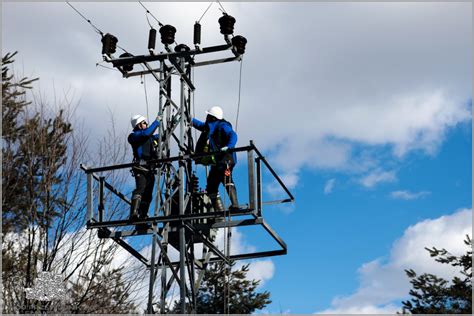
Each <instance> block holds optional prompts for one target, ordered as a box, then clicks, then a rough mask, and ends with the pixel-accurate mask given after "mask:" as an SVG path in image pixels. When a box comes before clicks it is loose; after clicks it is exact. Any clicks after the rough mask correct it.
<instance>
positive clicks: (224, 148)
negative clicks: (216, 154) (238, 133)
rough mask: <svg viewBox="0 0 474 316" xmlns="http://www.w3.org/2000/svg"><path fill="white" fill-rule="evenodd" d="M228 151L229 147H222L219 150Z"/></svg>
mask: <svg viewBox="0 0 474 316" xmlns="http://www.w3.org/2000/svg"><path fill="white" fill-rule="evenodd" d="M228 149H229V147H227V146H224V147H222V148H221V151H227V150H228Z"/></svg>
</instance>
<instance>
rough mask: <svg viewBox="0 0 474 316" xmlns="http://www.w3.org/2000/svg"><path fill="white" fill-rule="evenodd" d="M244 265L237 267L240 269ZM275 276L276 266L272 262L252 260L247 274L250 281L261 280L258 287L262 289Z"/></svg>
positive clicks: (240, 264)
mask: <svg viewBox="0 0 474 316" xmlns="http://www.w3.org/2000/svg"><path fill="white" fill-rule="evenodd" d="M243 264H244V263H239V264H238V265H236V269H239V268H240V267H241V266H242V265H243ZM274 274H275V264H274V263H273V261H272V260H252V261H250V265H249V272H248V273H247V279H248V280H260V283H259V285H258V287H262V286H263V285H264V284H265V282H266V281H268V280H270V279H271V278H273V275H274Z"/></svg>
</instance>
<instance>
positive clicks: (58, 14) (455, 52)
mask: <svg viewBox="0 0 474 316" xmlns="http://www.w3.org/2000/svg"><path fill="white" fill-rule="evenodd" d="M76 7H78V9H79V10H81V12H83V13H84V14H85V15H86V16H87V17H88V18H90V19H92V21H93V22H94V23H95V24H97V25H98V26H99V27H100V28H101V29H102V30H103V31H105V32H111V33H113V34H115V35H117V37H118V38H119V45H121V46H123V47H125V48H126V49H128V50H130V51H132V52H133V53H134V54H142V53H143V54H144V53H146V39H147V30H148V25H147V22H146V19H145V17H144V16H145V12H144V10H143V8H141V7H140V6H139V5H138V4H137V3H114V4H110V3H77V4H76ZM148 7H149V9H150V10H151V11H152V12H154V13H155V15H157V16H158V17H159V18H160V19H161V20H162V21H164V23H170V24H172V25H174V26H176V28H177V29H178V32H177V35H176V37H177V41H178V42H184V43H187V44H190V42H191V39H192V23H191V22H190V21H194V20H196V19H197V18H199V16H200V14H201V12H204V10H205V9H206V7H207V4H204V3H161V2H160V3H148ZM225 7H226V10H228V11H229V12H232V14H233V15H234V16H235V17H236V19H237V23H236V32H238V33H239V34H242V35H244V36H246V37H247V39H248V44H247V50H246V54H245V56H244V64H243V78H242V93H241V107H240V117H239V129H238V133H239V145H246V144H247V143H248V141H249V140H250V139H253V140H255V142H256V145H257V146H259V148H260V149H262V150H265V151H268V152H271V155H270V156H269V160H270V162H271V163H272V164H273V163H275V165H276V166H277V167H278V168H279V169H280V170H281V171H283V172H286V173H289V174H292V175H295V176H298V174H299V172H300V170H301V168H309V169H332V170H343V171H349V170H350V171H353V169H354V165H356V166H359V165H364V164H365V163H366V160H369V161H372V160H373V159H374V157H354V156H353V152H354V148H356V146H358V145H362V146H374V147H377V146H386V145H388V146H389V148H391V149H392V153H393V155H394V156H395V158H399V157H403V156H404V155H406V154H407V153H409V152H410V151H413V150H421V151H423V152H425V153H427V154H434V153H436V151H437V149H438V148H439V146H440V144H441V143H442V141H443V139H444V135H445V134H446V132H447V131H448V130H449V129H450V128H452V127H455V126H456V125H457V124H460V123H463V122H469V121H470V120H471V113H470V106H469V104H467V101H468V100H469V99H470V98H471V81H472V78H471V73H470V71H469V69H471V63H472V61H471V53H470V52H471V47H470V44H469V43H470V39H471V38H472V30H471V16H470V13H469V12H470V11H471V10H470V9H471V4H469V3H341V4H339V3H311V2H307V3H226V4H225ZM3 9H4V14H3V18H4V19H3V21H2V29H3V30H4V34H5V36H4V37H3V38H2V44H3V47H4V50H5V51H7V50H11V51H14V50H19V51H20V54H19V55H18V58H17V60H19V61H20V62H21V63H23V65H24V67H25V70H26V73H31V72H33V73H34V74H35V75H38V76H40V77H41V78H42V86H43V87H48V86H49V85H50V83H51V82H52V81H53V80H54V81H55V85H56V88H57V90H58V91H63V90H65V91H66V90H67V89H68V87H71V88H72V89H74V91H75V92H76V93H75V95H77V96H78V98H81V105H80V107H79V108H78V114H79V115H80V116H82V117H84V118H86V124H87V125H88V126H87V128H89V129H90V130H91V131H92V133H94V135H93V136H94V137H95V134H104V133H105V131H106V129H107V128H108V126H107V125H105V124H101V122H104V120H103V118H104V117H107V115H108V113H107V110H106V107H107V106H108V107H110V108H112V109H114V110H115V112H116V113H117V122H116V123H117V126H118V127H122V128H123V130H124V132H126V131H127V130H128V128H129V123H128V120H129V117H130V115H131V114H133V113H139V112H141V113H144V112H145V111H146V107H145V102H144V100H145V98H144V93H143V86H142V85H141V84H140V80H139V78H138V77H136V78H128V79H123V78H122V77H121V75H120V74H119V73H118V72H116V71H109V70H107V69H103V68H100V67H96V66H95V63H96V62H97V61H99V60H100V48H101V44H100V39H99V36H98V35H97V34H96V33H94V32H93V30H92V28H90V26H89V25H88V24H87V23H86V22H85V21H84V20H82V19H81V18H80V17H79V16H77V14H76V13H75V12H74V11H73V10H72V9H71V8H70V7H69V6H67V5H66V4H65V3H44V2H43V3H6V4H4V6H3ZM103 12H110V13H111V14H108V15H107V16H104V15H103ZM123 12H126V14H125V15H126V16H128V17H130V19H127V22H126V23H123V21H121V20H120V19H119V18H118V17H120V16H123V15H124V14H123ZM177 12H178V13H179V14H177ZM262 12H264V14H262ZM33 13H34V14H33ZM112 13H113V14H112ZM220 14H221V13H220V12H219V10H218V9H217V8H216V6H214V7H213V8H211V10H209V12H208V13H207V14H206V16H205V17H204V19H203V20H202V25H203V45H204V46H208V45H215V44H220V43H222V41H223V40H222V35H221V34H220V33H219V30H218V25H217V23H215V21H216V20H217V19H218V17H219V16H220ZM420 15H423V17H424V18H423V19H419V18H418V17H419V16H420ZM45 17H47V21H48V23H44V21H45V20H46V19H45ZM281 20H284V21H287V23H280V24H278V23H276V24H275V23H271V22H273V21H281ZM400 20H403V21H404V23H403V25H400V23H399V21H400ZM152 22H153V21H152ZM57 25H61V27H60V28H58V27H57ZM288 25H290V27H288ZM256 29H258V30H259V32H255V30H256ZM327 29H331V32H330V33H328V32H326V31H324V30H327ZM43 34H50V35H51V36H53V37H55V38H72V39H74V40H73V41H66V42H64V41H62V42H60V44H61V45H62V46H61V48H59V47H58V46H55V45H54V43H53V44H51V43H48V44H47V45H46V44H45V43H44V41H41V38H42V35H43ZM301 34H305V36H306V38H307V40H306V42H305V43H306V44H307V45H306V46H305V49H297V50H294V51H292V55H291V57H289V56H288V52H287V50H285V49H281V45H282V40H284V39H287V38H299V36H301ZM58 43H59V42H58ZM159 45H161V44H158V46H159ZM32 47H34V48H35V49H32ZM315 51H316V52H318V55H317V58H314V52H315ZM64 52H67V54H64ZM267 52H271V54H270V55H269V54H267ZM281 61H284V63H281ZM276 64H278V67H275V65H276ZM137 67H138V66H137ZM239 67H240V65H239V63H228V64H222V65H218V66H217V65H216V66H211V67H199V68H197V69H196V71H195V79H196V86H197V90H196V93H195V95H194V100H195V111H196V116H198V117H201V118H202V117H203V116H204V110H205V109H206V108H207V107H208V106H209V105H210V104H216V103H218V104H220V105H222V107H223V108H224V111H225V113H226V115H225V116H226V118H227V119H228V120H230V121H231V122H232V123H234V122H235V119H236V117H235V116H236V112H237V108H236V102H237V87H238V83H239V81H238V79H239V78H238V73H239ZM53 70H54V71H53ZM175 82H176V83H177V82H178V80H175ZM147 84H148V92H149V98H150V108H149V112H150V115H154V113H156V112H157V106H156V104H157V102H155V101H156V82H154V81H153V79H152V78H151V77H150V78H148V79H147ZM173 91H174V92H176V93H178V92H179V89H174V90H173ZM49 94H51V92H50V91H49ZM270 127H272V128H270ZM273 127H276V128H273ZM119 132H121V131H119ZM124 142H125V139H124Z"/></svg>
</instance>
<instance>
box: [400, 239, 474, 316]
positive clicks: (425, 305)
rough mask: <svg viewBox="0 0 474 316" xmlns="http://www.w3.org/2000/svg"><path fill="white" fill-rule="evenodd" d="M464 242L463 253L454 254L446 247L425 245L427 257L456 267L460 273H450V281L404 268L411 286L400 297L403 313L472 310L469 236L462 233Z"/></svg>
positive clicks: (461, 311)
mask: <svg viewBox="0 0 474 316" xmlns="http://www.w3.org/2000/svg"><path fill="white" fill-rule="evenodd" d="M464 244H465V245H466V246H468V249H467V251H466V253H465V254H463V255H461V256H454V255H452V254H450V253H449V252H448V251H447V250H446V249H436V248H435V247H433V248H432V249H430V248H425V249H426V250H427V251H428V252H429V253H430V256H431V257H434V258H436V259H435V260H436V261H437V262H439V263H442V264H449V265H451V266H453V267H459V268H460V274H461V275H462V277H458V276H456V277H454V278H453V279H452V280H451V281H450V282H449V281H448V280H445V279H443V278H440V277H437V276H436V275H433V274H429V273H423V274H421V275H417V273H416V272H415V271H414V270H412V269H408V270H405V272H406V274H407V275H408V277H409V278H410V279H411V280H410V283H411V284H412V286H413V288H412V289H411V290H410V295H411V296H412V298H411V299H410V300H407V301H403V302H402V304H403V313H408V312H409V313H412V314H471V313H472V240H471V238H470V237H469V235H467V236H466V240H464Z"/></svg>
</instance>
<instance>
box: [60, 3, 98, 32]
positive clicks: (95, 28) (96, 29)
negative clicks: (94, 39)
mask: <svg viewBox="0 0 474 316" xmlns="http://www.w3.org/2000/svg"><path fill="white" fill-rule="evenodd" d="M66 3H67V4H68V5H69V6H70V7H71V8H72V9H73V10H74V11H76V12H77V14H79V15H80V16H81V17H82V18H83V19H84V20H85V21H87V22H88V23H89V24H90V25H91V26H92V27H93V28H94V31H96V32H97V33H99V34H100V35H101V36H104V33H103V32H102V31H101V30H100V29H99V28H97V27H96V26H95V25H94V24H92V22H91V20H90V19H88V18H86V17H85V16H84V15H83V14H82V13H81V12H79V10H77V9H76V8H74V6H73V5H72V4H70V3H69V2H67V1H66Z"/></svg>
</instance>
